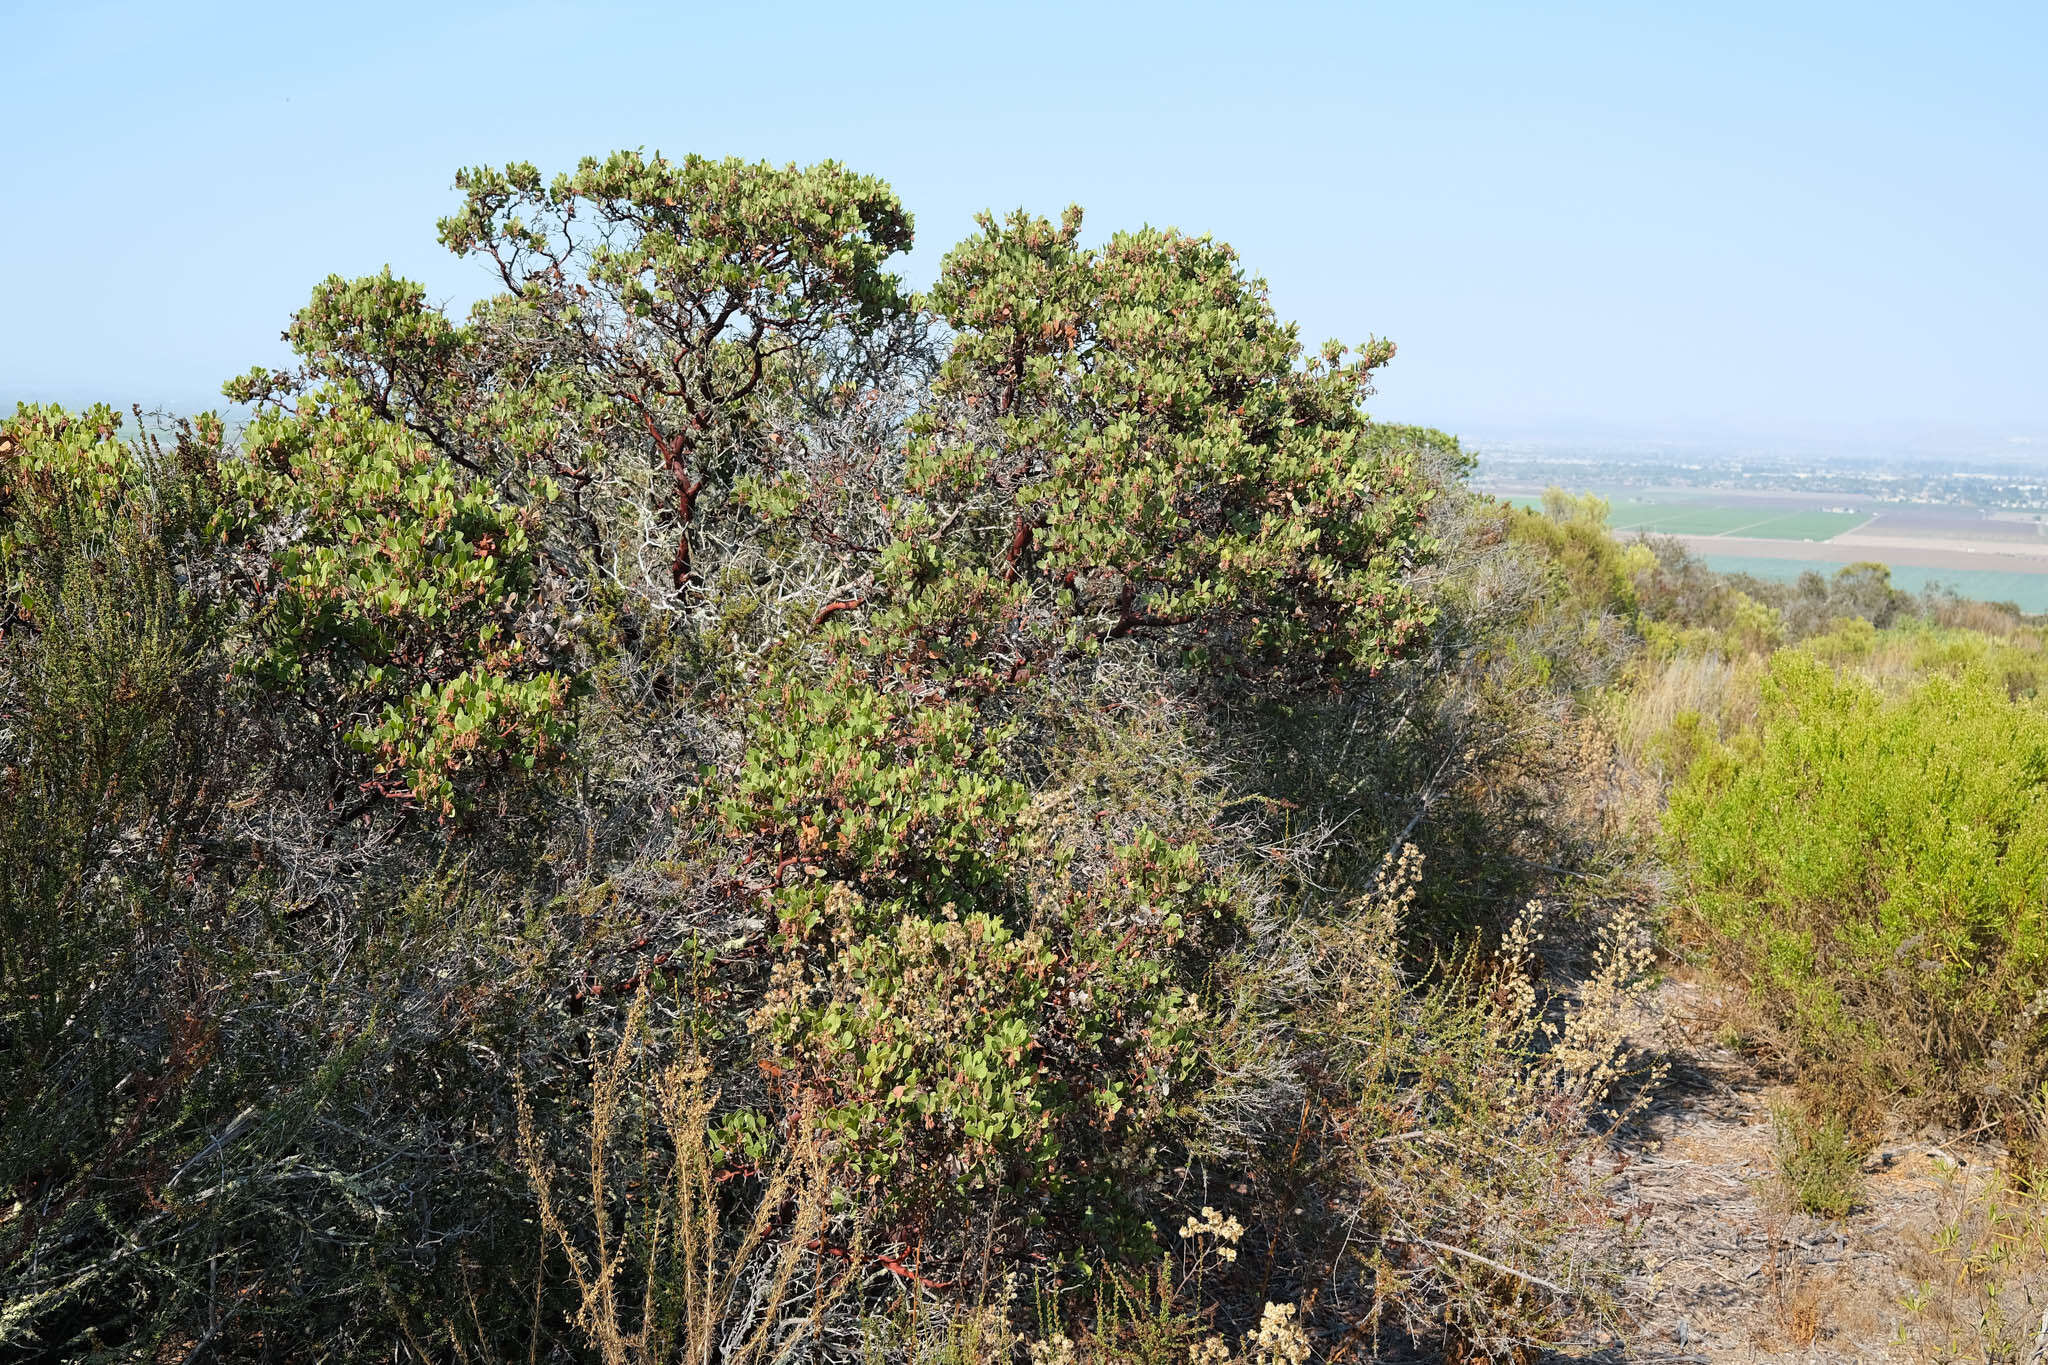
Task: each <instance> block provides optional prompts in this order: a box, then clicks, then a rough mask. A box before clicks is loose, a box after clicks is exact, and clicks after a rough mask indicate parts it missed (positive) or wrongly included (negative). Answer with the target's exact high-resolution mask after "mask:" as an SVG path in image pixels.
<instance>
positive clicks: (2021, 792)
mask: <svg viewBox="0 0 2048 1365" xmlns="http://www.w3.org/2000/svg"><path fill="white" fill-rule="evenodd" d="M1666 839H1667V842H1668V846H1669V850H1670V852H1671V854H1672V856H1673V858H1674V860H1675V862H1676V864H1677V866H1678V868H1679V870H1680V872H1681V875H1682V877H1683V879H1684V880H1683V886H1684V900H1685V905H1686V909H1687V911H1688V912H1689V914H1690V916H1691V918H1692V919H1693V921H1694V922H1695V923H1696V925H1697V926H1698V927H1699V928H1700V929H1701V930H1702V931H1704V932H1705V934H1707V935H1708V936H1709V937H1710V938H1711V939H1712V941H1713V943H1714V945H1715V947H1716V948H1717V950H1718V951H1719V952H1720V953H1721V954H1722V955H1723V957H1724V958H1725V960H1726V961H1728V962H1729V963H1731V964H1732V965H1733V966H1735V968H1736V969H1737V970H1738V971H1740V972H1742V973H1744V974H1746V975H1747V976H1748V978H1749V980H1750V982H1751V984H1752V986H1753V987H1754V989H1755V991H1756V993H1757V995H1758V996H1759V998H1760V999H1761V1001H1762V1002H1763V1003H1764V1005H1765V1006H1766V1007H1767V1010H1768V1012H1769V1014H1770V1015H1771V1016H1772V1017H1773V1018H1774V1019H1775V1020H1776V1021H1777V1022H1778V1023H1779V1024H1780V1025H1782V1026H1783V1028H1784V1030H1785V1034H1786V1038H1787V1041H1788V1045H1789V1047H1790V1049H1791V1053H1792V1057H1793V1060H1794V1061H1795V1062H1796V1063H1797V1064H1798V1065H1799V1066H1800V1067H1801V1069H1802V1071H1803V1073H1804V1075H1805V1078H1806V1079H1807V1080H1808V1082H1809V1083H1810V1084H1811V1085H1812V1086H1814V1087H1817V1088H1818V1089H1821V1090H1833V1091H1836V1092H1837V1093H1838V1094H1839V1096H1840V1097H1841V1099H1842V1100H1843V1101H1844V1102H1845V1103H1859V1102H1868V1101H1871V1100H1878V1099H1884V1098H1889V1097H1893V1096H1900V1097H1905V1098H1907V1099H1908V1100H1910V1102H1911V1103H1912V1105H1913V1106H1914V1107H1916V1108H1918V1109H1920V1110H1923V1111H1929V1112H1938V1113H1942V1114H1944V1115H1946V1116H1948V1117H1955V1118H1974V1117H1976V1116H1979V1115H1984V1114H1987V1113H1988V1114H2002V1115H2008V1116H2011V1117H2014V1118H2015V1119H2020V1118H2022V1117H2023V1116H2024V1115H2026V1113H2027V1112H2028V1107H2029V1106H2030V1105H2032V1104H2035V1103H2037V1102H2038V1095H2039V1088H2040V1085H2041V1082H2042V1080H2043V1078H2044V1075H2048V1070H2044V1068H2048V901H2044V897H2048V712H2044V710H2043V709H2042V708H2041V707H2040V706H2039V705H2038V704H2036V703H2034V702H2031V701H2029V700H2024V699H2021V700H2015V699H2014V698H2013V697H2012V696H2011V695H2009V693H2008V689H2007V687H2006V686H2005V685H2004V683H2003V680H2002V679H2001V678H2000V677H1998V676H1997V675H1996V674H1993V673H1991V672H1989V671H1987V670H1985V669H1983V668H1980V667H1966V668H1964V669H1962V670H1960V671H1957V672H1950V673H1943V672H1935V673H1931V674H1926V675H1923V676H1921V677H1920V678H1919V679H1918V680H1917V681H1913V682H1911V683H1909V684H1907V685H1904V686H1903V687H1901V688H1899V689H1897V691H1896V695H1892V696H1887V695H1885V694H1884V693H1883V692H1881V691H1880V690H1879V688H1878V687H1876V686H1875V685H1873V684H1872V683H1870V682H1868V681H1865V680H1862V679H1859V678H1857V677H1854V676H1851V675H1844V674H1842V673H1838V672H1836V671H1835V670H1834V669H1831V668H1830V667H1829V666H1828V665H1827V664H1825V663H1823V662H1821V661H1820V660H1819V659H1816V658H1815V657H1814V656H1813V655H1812V654H1810V653H1807V652H1803V651H1802V652H1793V653H1788V654H1783V655H1780V656H1779V657H1777V658H1776V659H1774V660H1773V661H1772V664H1771V666H1770V669H1769V671H1768V673H1767V674H1766V677H1765V681H1764V684H1763V696H1762V705H1761V710H1760V713H1759V717H1758V721H1757V726H1756V729H1755V731H1754V732H1753V733H1751V734H1748V735H1746V736H1743V737H1739V738H1738V739H1737V740H1736V741H1735V742H1734V743H1733V744H1731V745H1729V746H1726V747H1719V748H1717V749H1716V750H1715V751H1714V752H1712V753H1710V754H1708V755H1707V756H1706V757H1704V758H1702V759H1701V760H1700V761H1699V762H1698V763H1696V764H1695V765H1694V766H1693V768H1692V771H1691V774H1690V776H1689V777H1688V779H1687V780H1686V781H1685V783H1684V784H1683V785H1682V786H1681V787H1680V788H1679V789H1678V790H1677V791H1676V792H1674V793H1673V795H1672V799H1671V809H1670V814H1669V817H1668V820H1667V822H1666ZM2035 1121H2038V1115H2037V1116H2035Z"/></svg>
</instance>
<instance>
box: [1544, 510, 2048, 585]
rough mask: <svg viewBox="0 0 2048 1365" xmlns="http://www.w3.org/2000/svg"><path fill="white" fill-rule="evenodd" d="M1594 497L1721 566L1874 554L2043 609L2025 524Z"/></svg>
mask: <svg viewBox="0 0 2048 1365" xmlns="http://www.w3.org/2000/svg"><path fill="white" fill-rule="evenodd" d="M1602 496H1604V497H1606V499H1607V502H1608V517H1607V523H1608V525H1609V526H1610V527H1612V528H1613V529H1614V530H1615V531H1616V532H1617V533H1618V534H1621V535H1624V536H1627V535H1631V534H1642V535H1658V536H1673V537H1676V538H1677V539H1678V540H1679V541H1680V542H1681V543H1683V544H1684V545H1685V546H1686V548H1687V549H1689V550H1691V551H1692V552H1693V553H1695V554H1698V555H1700V556H1702V557H1703V558H1704V559H1705V560H1706V561H1707V563H1708V564H1709V565H1710V566H1711V567H1713V568H1715V569H1718V570H1722V571H1724V572H1736V573H1750V574H1755V575H1756V576H1757V577H1759V578H1770V579H1779V580H1783V581H1790V580H1792V579H1795V578H1797V577H1798V576H1799V575H1800V574H1801V573H1805V572H1807V571H1809V570H1812V571H1818V572H1821V573H1832V572H1834V571H1835V569H1837V568H1839V567H1840V566H1842V565H1844V564H1848V563H1852V562H1855V561H1857V560H1876V561H1878V562H1879V563H1882V564H1885V565H1887V566H1889V567H1890V569H1891V571H1892V581H1893V582H1894V583H1895V584H1897V585H1898V586H1899V587H1901V588H1904V589H1906V590H1907V591H1909V592H1917V591H1919V590H1920V589H1921V588H1924V587H1926V586H1927V585H1929V584H1930V583H1940V584H1943V585H1944V586H1946V587H1948V588H1950V589H1952V590H1954V591H1955V592H1957V593H1959V594H1961V595H1962V596H1965V597H1973V598H1976V599H1978V600H1980V601H1988V602H2014V603H2017V604H2018V605H2019V607H2020V608H2021V610H2023V611H2027V612H2048V536H2044V535H2043V534H2042V528H2040V527H2039V526H2036V525H2033V524H2031V523H2028V522H2025V521H2015V520H2011V519H2005V520H1999V519H1994V518H1990V517H1987V516H1986V515H1985V514H1984V513H1982V512H1979V511H1977V510H1975V509H1971V508H1964V507H1948V506H1940V507H1936V506H1919V505H1914V504H1886V505H1884V506H1882V507H1877V508H1873V509H1871V510H1870V511H1867V512H1866V511H1857V510H1830V509H1827V508H1825V507H1822V506H1816V505H1815V504H1816V503H1819V502H1820V501H1821V499H1820V498H1819V497H1818V496H1816V495H1813V494H1803V493H1790V492H1788V493H1785V494H1782V495H1774V494H1771V493H1768V492H1764V493H1736V494H1733V495H1731V496H1729V497H1728V498H1726V499H1725V500H1722V501H1713V500H1709V499H1708V498H1705V497H1702V498H1700V499H1698V500H1686V499H1684V498H1683V497H1682V496H1681V497H1675V498H1674V497H1671V496H1669V495H1666V496H1664V497H1654V496H1653V497H1649V498H1645V497H1643V496H1642V495H1641V494H1640V493H1638V494H1633V495H1631V494H1627V493H1616V494H1603V495H1602ZM1503 497H1504V498H1505V500H1506V501H1508V502H1511V503H1514V504H1515V505H1516V506H1519V507H1532V508H1533V507H1541V506H1542V505H1543V499H1542V498H1540V497H1538V496H1536V495H1535V494H1533V493H1530V492H1527V491H1525V490H1516V491H1514V492H1512V493H1505V494H1503Z"/></svg>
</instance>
